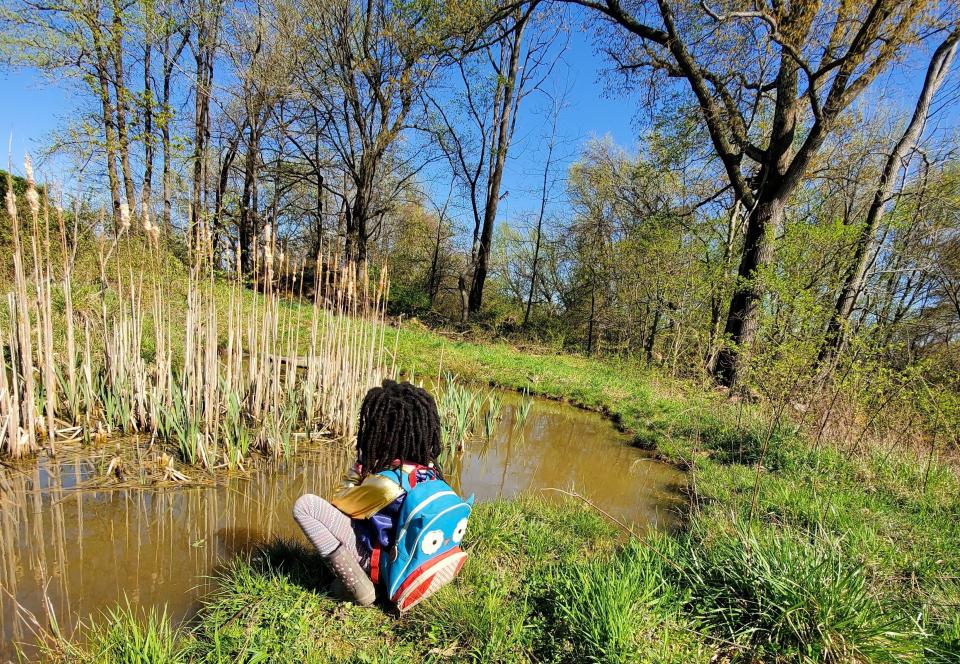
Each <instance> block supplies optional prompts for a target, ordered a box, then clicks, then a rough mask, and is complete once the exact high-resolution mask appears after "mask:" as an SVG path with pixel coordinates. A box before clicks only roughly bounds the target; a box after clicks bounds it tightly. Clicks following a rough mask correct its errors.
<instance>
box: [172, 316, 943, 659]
mask: <svg viewBox="0 0 960 664" xmlns="http://www.w3.org/2000/svg"><path fill="white" fill-rule="evenodd" d="M391 332H392V331H390V332H388V333H387V337H388V345H390V343H391V340H390V335H391ZM392 341H393V342H394V343H395V344H396V349H397V356H396V361H397V364H398V367H399V368H401V369H403V370H405V371H413V372H415V373H416V375H435V373H436V372H437V371H438V370H440V369H441V367H442V369H443V370H445V371H450V372H453V373H456V374H457V375H459V376H460V377H462V378H464V379H465V380H483V381H484V382H487V383H493V384H496V385H499V386H503V387H511V388H514V389H520V390H523V389H527V390H529V391H530V393H531V394H537V395H541V396H546V397H553V398H558V399H565V400H567V401H569V402H571V403H574V404H576V405H579V406H582V407H587V408H592V409H593V410H598V411H601V412H606V413H607V414H609V415H610V416H612V417H614V418H615V419H616V420H617V421H618V422H619V424H620V425H621V426H622V427H623V428H625V429H626V430H628V431H632V432H634V435H635V437H636V439H637V441H638V443H640V444H644V445H649V444H655V445H656V446H657V448H658V450H659V452H660V454H662V455H667V456H672V457H673V458H674V459H678V460H680V461H681V462H684V463H685V465H686V466H687V467H688V468H690V481H691V486H690V496H691V505H690V510H689V513H688V515H687V519H686V523H685V526H684V527H683V528H682V529H680V530H679V531H677V532H674V533H670V534H667V533H654V534H652V535H650V536H649V537H648V538H646V539H645V540H643V541H641V540H637V539H634V538H627V539H626V540H624V538H623V537H622V534H621V533H618V532H617V531H616V528H615V526H613V525H612V524H610V523H609V522H607V521H605V520H604V519H603V518H602V517H601V516H600V515H598V514H596V513H595V512H592V511H591V510H590V509H589V508H587V507H586V506H584V505H582V504H580V503H577V502H565V503H562V504H560V505H553V506H551V505H544V504H542V503H540V502H538V501H537V500H536V499H534V498H530V497H522V498H519V499H515V500H512V501H502V502H495V503H488V504H486V505H483V506H481V507H480V508H479V509H478V518H477V520H476V523H475V524H473V523H472V530H471V532H470V534H469V540H468V541H469V542H470V546H472V547H473V548H472V550H471V560H470V563H469V565H468V566H467V568H466V569H465V574H464V576H463V578H462V579H459V580H458V581H457V582H456V583H455V584H453V586H452V587H450V588H449V589H448V590H445V591H444V592H443V593H442V594H441V595H439V596H438V598H437V599H436V600H435V601H431V602H428V603H426V604H425V605H424V607H423V608H422V610H418V611H416V612H414V613H413V614H412V615H410V616H406V617H404V618H403V619H395V618H392V617H390V616H388V615H386V614H384V613H383V612H380V611H373V612H371V611H364V610H361V609H357V608H355V607H350V606H346V605H338V604H335V603H333V602H332V601H331V600H330V599H329V598H327V597H326V596H325V594H324V592H323V591H322V589H321V588H322V578H320V577H316V576H315V574H316V570H318V569H320V566H319V564H318V563H317V561H315V560H312V559H311V557H310V555H309V553H306V552H305V551H304V550H303V549H302V547H301V546H292V545H289V544H288V545H285V546H278V547H276V548H275V549H274V550H273V551H272V552H268V554H267V555H266V557H264V558H261V559H259V560H257V559H254V560H238V561H235V562H234V563H233V566H232V567H230V568H229V570H228V571H227V572H226V574H225V575H224V576H223V577H221V582H220V590H219V592H218V593H217V594H215V595H214V596H213V597H211V598H210V599H209V601H208V602H207V603H206V604H205V606H204V608H203V609H202V610H201V612H200V614H199V615H198V617H197V620H196V622H195V623H194V624H193V625H192V626H190V628H189V629H188V631H187V632H186V633H185V634H184V635H183V636H182V637H181V641H180V642H179V645H178V648H179V650H178V651H177V657H175V658H173V659H169V660H165V661H238V660H242V661H291V662H304V661H306V662H310V661H377V662H380V661H382V662H388V661H395V660H396V658H398V657H402V658H404V659H406V660H409V661H439V660H444V661H447V660H449V661H473V662H481V661H483V662H486V661H492V662H498V661H503V662H531V661H537V662H540V661H548V662H549V661H557V662H562V661H595V662H640V661H657V662H707V661H778V662H780V661H782V662H820V661H824V662H849V661H857V662H920V661H930V662H953V661H958V658H960V619H958V617H957V612H956V610H955V607H956V606H957V605H958V603H960V583H957V581H956V578H957V577H958V576H960V551H958V548H957V546H956V542H958V541H960V519H958V517H960V499H958V496H960V484H958V481H957V477H956V474H955V472H954V471H953V470H952V469H951V468H948V467H947V466H945V465H940V464H934V465H933V467H931V468H926V467H924V465H923V464H921V463H919V462H918V461H917V460H916V459H913V458H912V457H911V456H910V453H909V451H902V452H897V453H892V452H889V451H884V450H875V449H872V448H869V447H865V448H863V449H861V450H860V451H859V452H858V453H856V454H853V453H851V452H850V451H849V450H847V449H844V448H841V447H836V446H832V445H827V444H821V445H813V444H812V443H811V442H807V441H805V440H804V439H803V437H802V436H801V435H800V434H799V433H797V432H796V431H795V430H794V429H792V428H791V427H790V426H786V425H785V426H782V427H770V425H769V421H767V420H765V419H764V416H763V413H762V412H760V411H759V409H756V410H754V409H753V408H752V407H749V406H745V405H743V404H736V405H732V404H729V403H725V402H723V401H722V400H721V399H719V398H717V397H714V396H712V395H708V394H703V393H700V392H697V391H696V390H695V389H694V388H685V387H684V386H683V385H680V384H677V383H668V382H666V381H665V380H663V379H661V378H659V377H658V376H657V375H656V374H654V373H652V372H649V371H647V370H645V369H641V368H638V367H630V366H629V365H628V364H626V363H623V362H616V361H609V360H598V359H596V358H593V359H590V360H587V359H585V358H578V357H572V356H548V355H531V354H529V353H528V352H526V351H519V350H517V349H514V348H512V347H510V346H508V345H506V344H479V343H474V342H460V341H451V340H449V339H446V338H444V337H442V336H440V335H439V334H437V333H434V332H430V331H427V330H418V329H411V328H409V327H407V328H404V329H401V330H400V331H399V333H398V336H397V337H396V339H394V340H392ZM658 383H659V384H658ZM771 432H772V433H771ZM763 447H767V448H769V449H767V450H766V451H765V453H764V454H763V455H762V456H760V454H761V450H762V448H763ZM761 458H762V459H763V462H762V463H761V464H760V465H759V466H758V465H757V461H758V460H759V459H761ZM912 459H913V461H914V462H912V461H911V460H912ZM615 471H616V469H610V472H615ZM597 481H602V476H600V477H598V480H597ZM311 575H314V576H313V577H311ZM287 621H293V624H292V625H288V624H287ZM258 658H259V660H258Z"/></svg>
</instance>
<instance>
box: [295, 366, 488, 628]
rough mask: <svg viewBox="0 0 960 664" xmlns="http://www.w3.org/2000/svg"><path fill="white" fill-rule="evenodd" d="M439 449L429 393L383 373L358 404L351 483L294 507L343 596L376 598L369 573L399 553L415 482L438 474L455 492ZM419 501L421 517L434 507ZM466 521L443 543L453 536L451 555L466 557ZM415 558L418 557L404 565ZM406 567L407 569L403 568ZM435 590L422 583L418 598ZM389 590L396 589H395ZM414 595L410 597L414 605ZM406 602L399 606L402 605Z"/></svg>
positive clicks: (363, 601)
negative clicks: (463, 547) (400, 534)
mask: <svg viewBox="0 0 960 664" xmlns="http://www.w3.org/2000/svg"><path fill="white" fill-rule="evenodd" d="M439 455H440V419H439V416H438V414H437V405H436V403H435V402H434V400H433V397H432V396H430V393H429V392H427V391H426V390H424V389H422V388H419V387H415V386H414V385H411V384H410V383H406V382H404V383H397V382H395V381H392V380H385V381H383V385H382V387H375V388H373V389H371V390H370V391H369V392H368V393H367V395H366V396H365V397H364V399H363V404H362V406H361V408H360V425H359V428H358V430H357V463H356V465H355V466H354V467H353V470H352V471H351V472H350V473H349V474H348V476H347V481H346V483H345V484H344V486H343V487H342V488H341V489H340V490H339V491H338V492H337V493H336V495H335V496H334V498H333V499H332V500H331V501H330V502H327V501H326V500H324V499H323V498H320V497H319V496H314V495H312V494H306V495H304V496H301V497H300V498H299V499H298V500H297V502H296V504H295V505H294V508H293V516H294V518H295V519H296V521H297V523H298V524H299V525H300V527H301V528H302V529H303V532H304V534H305V535H306V536H307V538H309V539H310V541H311V542H312V543H313V545H314V546H316V547H317V550H318V551H319V552H320V554H321V555H322V556H323V558H324V560H325V562H326V563H327V565H328V566H329V568H330V570H331V571H332V572H333V574H334V575H335V576H336V577H337V580H339V582H340V584H341V585H342V592H343V594H344V595H345V596H346V597H345V598H346V599H350V600H352V601H354V602H356V603H357V604H360V605H362V606H369V605H370V604H372V603H373V602H374V600H375V598H376V592H375V589H374V584H373V582H372V581H371V578H370V576H368V573H370V574H371V575H372V576H373V577H374V579H376V578H377V577H378V576H381V575H380V574H379V572H380V569H381V564H384V565H387V564H388V563H386V562H384V561H381V560H380V558H381V556H380V552H381V551H390V552H391V554H392V560H396V559H397V557H398V556H397V548H398V545H397V542H394V541H393V539H394V537H395V536H396V534H397V533H396V532H395V531H396V525H397V523H398V519H400V517H401V516H404V517H405V516H406V513H405V512H404V513H403V514H401V513H402V512H403V503H404V501H405V499H406V498H407V495H408V491H411V490H412V487H414V486H416V485H417V484H418V483H420V484H421V485H424V484H427V483H429V481H430V480H438V479H439V480H441V482H439V483H437V484H436V485H435V486H436V487H439V488H443V489H447V490H446V491H443V492H442V493H443V494H444V496H447V495H449V494H451V493H452V492H451V491H449V487H448V486H447V485H446V483H444V482H442V474H441V471H440V469H439V468H438V467H437V465H436V462H437V457H438V456H439ZM384 471H386V472H384ZM381 473H382V474H381ZM392 477H396V478H397V479H396V480H394V479H392ZM440 485H442V487H441V486H440ZM404 486H406V487H407V489H406V490H405V488H404ZM432 488H433V487H431V489H432ZM434 492H436V491H434ZM434 498H435V497H434ZM431 501H432V502H434V503H437V504H439V503H438V501H436V500H432V499H431V500H428V501H426V502H431ZM456 501H457V502H459V503H460V504H461V505H464V506H466V512H465V513H466V514H467V515H469V504H467V503H463V502H462V501H461V500H460V499H459V498H458V497H457V498H456ZM409 502H411V503H412V502H413V500H411V501H409ZM439 502H442V501H439ZM471 502H472V501H471ZM411 507H414V506H413V505H412V504H408V505H407V508H408V510H409V508H411ZM417 507H418V508H419V509H418V510H417V511H418V512H419V513H420V515H421V517H422V515H423V514H424V513H425V512H429V510H424V509H423V507H424V506H423V505H418V506H417ZM455 508H456V506H454V507H453V508H450V509H455ZM445 511H450V510H445ZM462 513H464V511H463V510H460V512H459V513H458V515H460V514H462ZM465 528H466V517H464V518H463V519H462V522H460V523H458V524H457V529H456V531H457V532H456V535H454V536H452V537H451V538H447V539H446V541H445V542H444V543H445V544H447V545H448V547H447V548H448V549H449V548H450V547H449V544H450V539H453V540H454V548H455V549H456V551H455V552H454V551H449V552H448V554H450V553H453V554H458V555H459V556H462V557H463V558H465V557H466V554H463V553H462V552H460V549H459V547H458V546H456V545H458V544H459V542H460V540H461V539H462V538H463V531H464V529H465ZM402 530H403V533H404V534H406V532H407V530H408V529H407V528H406V527H404V528H403V529H402ZM447 530H449V528H447ZM434 533H440V531H439V530H433V531H431V532H430V533H426V535H428V536H431V535H433V536H436V535H434ZM415 545H416V547H417V550H418V551H419V549H420V548H422V549H423V551H424V552H426V553H430V554H434V553H435V551H436V548H438V547H439V545H438V547H434V546H433V544H432V543H430V544H425V543H424V535H423V534H421V535H419V539H417V540H416V542H415ZM391 547H392V548H391ZM441 553H442V552H441ZM420 557H421V558H423V556H422V555H421V556H420ZM371 558H373V560H372V561H371ZM401 560H402V557H401ZM371 562H372V563H373V564H371ZM410 562H413V560H410V561H409V562H408V563H407V565H409V564H410ZM462 562H463V561H462V559H460V560H458V561H457V565H456V568H455V569H450V570H447V571H446V572H445V573H444V574H443V577H444V578H443V579H442V580H438V581H435V582H434V583H433V584H432V585H436V586H439V585H442V583H445V582H446V581H448V580H449V579H450V578H452V577H453V576H454V575H455V574H456V572H457V571H458V570H459V566H460V565H462ZM449 566H450V563H449V562H448V563H447V567H449ZM411 569H412V568H411ZM404 572H407V570H406V568H405V569H404ZM409 574H410V573H408V575H409ZM434 574H435V572H434ZM422 578H426V576H423V577H422ZM410 581H413V579H410ZM423 585H424V586H431V584H430V583H429V582H423ZM391 590H392V589H391ZM433 590H435V588H433V587H424V588H421V589H420V591H419V595H418V597H417V599H416V600H415V601H419V599H422V596H426V595H428V594H429V593H430V592H433ZM388 594H389V595H393V593H392V592H391V593H388ZM391 599H393V597H392V596H391ZM415 601H413V602H410V601H408V602H407V603H408V604H410V605H411V606H412V603H415ZM403 608H404V607H403V606H401V610H403Z"/></svg>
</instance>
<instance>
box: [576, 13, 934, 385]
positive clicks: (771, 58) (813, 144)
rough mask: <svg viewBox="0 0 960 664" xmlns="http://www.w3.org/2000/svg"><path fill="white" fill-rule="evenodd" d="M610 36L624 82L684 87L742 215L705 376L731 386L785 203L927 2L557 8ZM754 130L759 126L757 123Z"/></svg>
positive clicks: (912, 31)
mask: <svg viewBox="0 0 960 664" xmlns="http://www.w3.org/2000/svg"><path fill="white" fill-rule="evenodd" d="M569 1H570V2H574V3H576V4H579V5H582V6H585V7H588V8H590V9H592V10H594V11H596V12H598V14H599V15H600V16H602V17H604V18H605V19H606V20H607V21H609V22H610V23H612V24H613V25H614V26H615V27H616V31H615V32H616V34H618V35H619V36H620V37H621V38H622V42H620V43H619V44H616V45H614V46H611V47H609V48H608V52H609V53H610V55H611V56H612V57H613V58H614V61H615V62H616V63H617V65H618V66H619V67H620V68H621V69H622V70H623V71H624V72H627V73H630V72H636V71H646V72H650V73H652V74H653V76H652V80H656V81H657V82H660V83H662V82H664V81H665V80H667V79H669V78H675V79H679V80H682V81H684V82H685V84H686V88H685V90H683V92H684V93H685V94H689V95H691V96H692V101H693V103H694V104H695V105H696V106H697V108H699V111H700V117H701V120H702V121H703V123H704V124H705V126H706V128H707V130H708V132H709V135H710V139H711V142H712V145H713V149H714V152H715V154H716V157H717V158H718V159H719V161H720V163H721V164H722V165H723V168H724V171H725V173H726V176H727V178H728V180H729V182H730V185H731V186H732V187H733V189H734V192H735V194H736V197H737V199H738V200H740V201H742V202H743V204H744V206H745V208H746V209H747V210H748V211H749V212H748V214H747V216H746V220H745V222H744V243H743V251H742V254H741V257H740V265H739V268H738V279H737V284H736V286H735V288H734V291H733V294H732V296H731V299H730V306H729V309H728V313H727V320H726V324H725V326H724V332H725V335H726V336H727V338H728V340H729V343H728V344H727V345H726V346H725V347H724V348H723V349H722V350H721V351H720V353H719V355H718V357H717V362H716V366H715V375H716V377H717V379H718V380H719V381H720V382H721V383H723V384H725V385H733V384H734V383H735V382H736V381H737V379H738V373H739V372H740V371H741V370H742V369H743V368H744V361H743V358H744V357H747V355H746V352H747V351H748V350H749V348H750V346H751V345H752V343H753V340H754V337H755V335H756V332H757V326H758V322H759V315H760V306H761V302H762V298H763V295H764V287H763V284H762V280H761V275H762V273H763V271H764V269H765V268H766V267H767V266H768V265H769V263H770V260H771V258H772V255H773V235H774V233H775V231H776V229H777V228H778V227H779V226H781V225H782V222H783V219H784V214H785V210H786V208H787V206H788V205H789V203H790V199H791V196H792V195H793V194H794V192H796V191H797V189H798V187H799V186H800V184H801V183H802V181H803V178H804V177H805V176H806V175H807V174H808V172H809V170H810V168H811V166H812V165H813V164H814V161H815V158H816V156H817V154H818V152H819V150H820V148H821V146H822V145H823V143H824V141H825V140H826V139H827V138H828V137H829V136H830V135H831V133H832V132H833V131H834V130H835V129H836V127H837V124H838V120H839V119H840V117H841V114H842V113H843V112H844V110H846V109H847V108H848V107H849V106H850V104H851V103H852V102H853V101H854V100H855V99H856V98H857V97H858V96H860V94H861V93H862V92H863V91H864V90H865V89H866V88H867V86H869V85H870V83H871V82H872V81H873V80H874V79H875V78H876V77H877V76H878V75H879V74H880V73H881V72H883V71H884V70H885V69H887V67H888V66H889V65H890V64H891V63H892V62H893V61H894V60H895V59H896V58H897V57H898V56H899V55H900V53H901V52H902V51H903V49H904V47H906V46H907V45H909V44H911V43H913V42H914V41H915V40H916V39H917V38H918V32H919V28H920V26H921V25H925V24H926V21H924V20H923V19H924V18H925V15H926V14H927V13H928V8H929V7H930V6H931V3H930V2H929V1H928V0H908V1H906V2H904V1H902V0H872V1H871V2H866V3H832V4H824V3H821V2H818V1H817V2H807V1H800V2H792V3H783V2H776V1H774V2H769V3H768V2H753V1H752V0H750V1H745V0H734V2H731V3H725V4H724V6H723V7H724V8H723V9H722V10H715V9H713V8H711V6H710V4H709V3H707V2H692V1H685V0H673V1H671V0H657V1H656V2H652V1H647V0H640V1H639V2H635V3H630V4H622V3H621V2H619V1H618V0H569ZM758 120H759V121H758Z"/></svg>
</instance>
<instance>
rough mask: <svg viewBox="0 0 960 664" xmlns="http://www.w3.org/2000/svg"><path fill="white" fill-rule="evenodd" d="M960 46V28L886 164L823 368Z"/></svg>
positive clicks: (842, 332) (931, 71) (937, 54)
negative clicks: (899, 179) (899, 176)
mask: <svg viewBox="0 0 960 664" xmlns="http://www.w3.org/2000/svg"><path fill="white" fill-rule="evenodd" d="M958 43H960V27H958V28H956V29H954V30H953V32H951V33H950V34H949V35H947V38H946V39H944V41H943V43H942V44H940V46H939V47H938V48H937V49H936V50H935V51H934V53H933V56H932V57H931V59H930V64H929V66H928V67H927V73H926V76H925V77H924V81H923V87H922V88H921V90H920V95H919V96H918V98H917V103H916V105H915V107H914V110H913V115H912V117H911V118H910V122H908V123H907V126H906V128H905V129H904V132H903V134H902V135H901V137H900V140H898V141H897V144H896V145H895V146H894V147H893V150H892V151H891V152H890V154H889V155H888V156H887V159H886V162H885V163H884V166H883V171H882V172H881V174H880V179H879V181H878V182H877V186H876V190H875V192H874V194H873V200H872V201H871V202H870V207H869V209H868V210H867V215H866V219H865V220H864V222H863V224H862V225H861V227H860V231H859V233H858V234H857V238H856V240H855V243H854V246H853V255H852V256H851V257H850V261H849V264H848V265H847V267H846V269H845V271H844V276H843V285H842V287H841V289H840V294H839V296H838V297H837V302H836V304H835V305H834V309H833V315H832V316H831V317H830V323H829V324H828V325H827V333H826V336H825V338H824V342H823V346H822V347H821V350H820V357H819V362H820V364H821V365H828V364H829V363H830V362H831V361H832V360H833V358H834V356H835V355H836V353H837V352H839V351H840V349H841V348H842V347H843V345H844V343H845V342H846V338H847V328H848V325H849V321H850V314H851V313H853V308H854V305H855V304H856V301H857V298H858V297H859V296H860V293H861V292H862V291H863V285H864V280H865V278H866V276H867V271H868V270H869V269H870V264H871V262H872V261H873V259H874V256H875V254H876V250H877V243H878V237H877V229H878V226H879V225H880V222H881V221H882V219H883V213H884V210H885V209H886V208H887V206H888V204H889V202H890V198H891V195H892V194H893V188H894V184H895V183H896V180H897V174H898V173H899V172H900V171H901V169H903V168H904V167H905V162H906V161H908V156H909V154H910V153H911V152H912V151H913V150H914V149H915V148H916V147H917V143H918V141H919V140H920V136H921V134H922V133H923V127H924V125H925V123H926V121H927V115H928V114H929V112H930V105H931V104H932V103H933V99H934V96H935V95H936V93H937V90H939V89H940V87H941V86H942V85H943V82H944V80H945V79H946V77H947V72H948V71H949V70H950V64H951V62H952V61H953V58H954V56H955V55H956V52H957V45H958Z"/></svg>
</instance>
